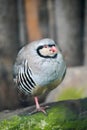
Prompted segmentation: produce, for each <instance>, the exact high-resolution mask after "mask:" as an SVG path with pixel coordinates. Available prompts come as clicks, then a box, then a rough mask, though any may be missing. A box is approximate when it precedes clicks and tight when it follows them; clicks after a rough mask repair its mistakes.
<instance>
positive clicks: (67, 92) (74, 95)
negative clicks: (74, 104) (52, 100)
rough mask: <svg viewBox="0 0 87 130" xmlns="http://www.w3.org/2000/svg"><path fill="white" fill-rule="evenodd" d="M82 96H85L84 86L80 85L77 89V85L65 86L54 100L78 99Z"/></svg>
mask: <svg viewBox="0 0 87 130" xmlns="http://www.w3.org/2000/svg"><path fill="white" fill-rule="evenodd" d="M84 97H85V95H84V87H81V88H79V89H78V88H77V87H67V88H65V89H63V90H62V91H61V93H60V94H59V95H58V97H57V98H56V100H57V101H59V100H69V99H79V98H84Z"/></svg>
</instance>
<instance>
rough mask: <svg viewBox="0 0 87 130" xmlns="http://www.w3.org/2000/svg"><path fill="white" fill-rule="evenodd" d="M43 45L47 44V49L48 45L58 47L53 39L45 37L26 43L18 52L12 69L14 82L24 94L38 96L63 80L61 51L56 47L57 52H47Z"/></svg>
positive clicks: (63, 68) (63, 71) (63, 70)
mask: <svg viewBox="0 0 87 130" xmlns="http://www.w3.org/2000/svg"><path fill="white" fill-rule="evenodd" d="M44 45H47V46H49V47H48V50H49V49H50V48H51V47H50V46H56V48H57V49H58V47H57V45H55V42H54V41H53V40H51V39H48V38H46V39H42V40H38V41H34V42H32V43H30V44H28V45H26V46H25V47H23V48H22V49H21V50H20V51H19V53H18V56H17V59H16V62H15V65H14V69H13V70H14V82H15V83H16V84H17V87H18V88H19V90H21V91H23V92H24V93H25V94H30V95H33V96H38V95H40V94H43V93H44V92H46V91H50V90H52V89H54V88H55V87H57V86H58V85H59V84H60V82H61V81H62V80H63V76H64V73H65V71H66V64H65V61H64V59H63V56H62V54H61V52H60V51H59V49H58V52H57V53H53V52H51V53H49V51H48V50H46V49H43V46H44ZM39 47H40V49H38V48H39ZM42 49H43V50H42ZM39 50H40V51H39ZM45 50H46V51H45ZM39 53H41V55H40V54H39ZM44 53H45V54H44Z"/></svg>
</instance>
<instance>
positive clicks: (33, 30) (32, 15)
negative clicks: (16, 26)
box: [25, 0, 42, 41]
mask: <svg viewBox="0 0 87 130" xmlns="http://www.w3.org/2000/svg"><path fill="white" fill-rule="evenodd" d="M38 7H39V1H38V0H25V14H26V25H27V32H28V39H29V41H33V40H38V39H40V38H41V37H42V34H41V30H40V26H39V24H40V23H39V15H38V13H39V12H38V9H39V8H38Z"/></svg>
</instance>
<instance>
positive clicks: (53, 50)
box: [50, 46, 58, 52]
mask: <svg viewBox="0 0 87 130" xmlns="http://www.w3.org/2000/svg"><path fill="white" fill-rule="evenodd" d="M50 51H52V52H57V51H58V50H57V48H56V47H55V46H52V47H51V48H50Z"/></svg>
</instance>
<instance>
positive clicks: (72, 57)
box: [55, 0, 84, 66]
mask: <svg viewBox="0 0 87 130" xmlns="http://www.w3.org/2000/svg"><path fill="white" fill-rule="evenodd" d="M83 11H84V0H83V1H82V0H55V15H56V29H57V38H58V42H59V45H60V47H61V49H62V50H63V53H64V55H65V59H66V62H67V64H68V65H69V66H76V65H82V64H83Z"/></svg>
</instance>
